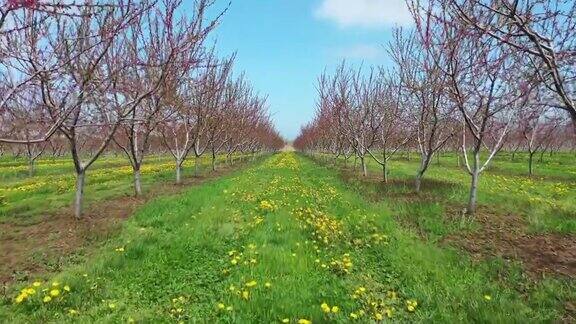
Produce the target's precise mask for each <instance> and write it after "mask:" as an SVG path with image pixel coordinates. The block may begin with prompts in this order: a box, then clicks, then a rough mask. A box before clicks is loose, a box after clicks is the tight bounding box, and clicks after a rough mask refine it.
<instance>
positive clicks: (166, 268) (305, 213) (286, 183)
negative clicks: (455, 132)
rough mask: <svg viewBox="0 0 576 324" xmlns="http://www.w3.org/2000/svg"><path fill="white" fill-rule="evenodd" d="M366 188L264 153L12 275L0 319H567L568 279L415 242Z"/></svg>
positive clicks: (571, 290)
mask: <svg viewBox="0 0 576 324" xmlns="http://www.w3.org/2000/svg"><path fill="white" fill-rule="evenodd" d="M409 165H410V164H409V163H408V164H407V168H408V166H409ZM446 168H447V170H451V169H453V168H450V167H446ZM400 170H401V168H400V166H396V167H395V168H394V169H393V172H400ZM406 170H407V169H406ZM434 172H440V173H441V172H446V171H441V170H438V171H434ZM394 174H397V173H394ZM398 174H399V173H398ZM432 174H433V172H432V171H431V174H430V176H432ZM542 181H544V182H546V181H550V182H553V181H552V180H542ZM483 188H485V187H483ZM452 191H453V192H457V191H455V190H452ZM518 195H519V194H518ZM365 196H366V195H365V193H363V192H361V191H359V190H353V189H350V184H349V183H347V182H344V181H343V180H342V179H341V178H340V176H339V174H338V172H336V171H334V170H332V169H330V168H325V167H322V166H319V165H318V164H315V163H313V162H312V161H310V160H309V159H306V158H304V157H300V156H297V155H296V154H294V153H280V154H277V155H274V156H273V157H271V158H268V159H267V160H266V161H265V162H263V163H261V164H259V165H257V166H254V167H251V168H250V169H248V170H247V171H244V172H238V173H236V174H233V175H231V176H226V177H224V178H221V179H218V180H214V181H211V182H209V183H207V184H204V185H203V186H201V187H196V188H192V189H190V190H187V191H185V192H184V193H182V194H179V195H175V196H170V197H163V198H159V199H156V200H154V201H153V202H151V203H149V204H147V205H146V206H145V207H143V208H141V209H140V210H139V211H138V212H137V213H136V214H135V215H134V216H133V217H132V218H130V219H129V220H127V221H126V222H125V223H124V226H123V229H122V231H121V233H120V234H119V235H118V236H117V237H115V238H113V239H111V240H110V241H109V242H107V243H106V244H105V245H104V246H103V247H102V248H101V249H100V250H99V251H98V252H97V253H95V254H94V256H93V257H92V258H90V260H87V261H83V262H79V263H78V264H77V265H74V266H70V267H68V268H67V269H66V270H65V271H63V272H62V273H60V274H58V275H56V276H50V277H38V278H33V279H31V280H29V281H28V282H26V283H22V284H20V285H16V286H13V287H12V288H11V289H10V290H9V291H8V293H7V296H6V297H5V298H4V300H3V302H2V305H0V322H13V323H14V322H16V323H17V322H59V323H60V322H100V323H101V322H109V323H119V322H137V323H142V322H150V323H152V322H154V323H155V322H166V323H169V322H203V323H204V322H205V323H214V322H235V323H245V322H258V323H270V322H280V323H310V322H314V323H322V322H336V323H337V322H348V321H350V320H358V321H359V322H371V321H380V320H388V319H392V320H394V321H400V322H402V321H410V322H430V321H434V322H471V321H474V322H493V323H502V322H506V323H511V322H513V323H526V322H552V321H560V320H563V319H564V320H566V319H567V317H566V316H567V315H566V310H565V306H566V303H568V302H573V301H574V300H576V296H575V292H576V285H575V283H574V281H573V280H572V279H567V278H565V279H562V278H552V277H546V278H544V279H541V280H538V281H536V282H533V281H529V280H528V279H527V278H525V277H523V276H520V275H517V274H518V273H515V272H507V275H506V276H503V272H502V271H500V270H502V268H504V267H507V266H506V265H503V264H499V263H494V262H475V261H473V260H471V258H470V257H468V255H467V254H466V253H462V252H461V251H460V250H458V249H453V248H449V247H443V246H439V245H437V244H435V243H434V242H431V241H428V240H422V239H421V238H420V237H419V236H418V235H416V234H415V233H414V232H413V231H412V230H410V229H407V228H405V227H404V226H400V225H399V223H398V222H397V220H396V218H395V217H394V215H393V213H395V210H394V208H396V207H397V206H393V205H390V203H387V202H386V201H371V200H367V199H365ZM459 198H460V197H458V195H457V194H454V197H453V198H450V199H459ZM487 199H488V198H486V197H485V196H483V197H482V202H483V203H487ZM547 224H548V223H547ZM544 228H545V229H548V228H554V227H553V226H548V227H544ZM518 271H520V270H518ZM519 287H522V289H519ZM568 320H570V319H569V318H568Z"/></svg>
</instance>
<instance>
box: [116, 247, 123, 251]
mask: <svg viewBox="0 0 576 324" xmlns="http://www.w3.org/2000/svg"><path fill="white" fill-rule="evenodd" d="M116 252H124V247H119V248H116Z"/></svg>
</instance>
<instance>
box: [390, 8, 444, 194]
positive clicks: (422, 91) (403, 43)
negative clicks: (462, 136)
mask: <svg viewBox="0 0 576 324" xmlns="http://www.w3.org/2000/svg"><path fill="white" fill-rule="evenodd" d="M410 9H411V11H412V15H413V17H414V19H415V21H416V32H411V33H408V34H407V35H404V34H403V31H402V30H396V32H395V37H394V40H393V42H392V43H391V44H390V45H389V52H390V55H391V56H392V58H393V60H394V62H395V63H396V73H397V78H398V79H400V80H402V84H403V85H404V87H405V88H406V93H405V97H404V98H405V102H407V104H408V105H412V106H413V108H412V109H413V110H412V111H411V112H410V115H411V117H412V120H413V123H414V125H415V126H414V128H415V131H416V141H417V144H418V149H419V151H420V166H419V168H418V171H417V173H416V182H415V191H416V192H420V188H421V184H422V178H423V176H424V174H425V173H426V171H427V170H428V168H429V167H430V163H431V162H432V158H433V157H434V154H436V153H437V152H438V151H439V150H440V149H442V147H443V146H444V145H445V144H446V143H447V142H448V140H449V139H450V138H451V137H452V136H453V135H454V130H453V129H451V127H450V126H451V125H452V123H451V122H452V121H453V116H452V112H453V111H454V106H453V105H451V104H450V102H449V100H448V94H447V93H446V89H445V86H446V83H447V82H448V77H447V75H446V74H445V73H443V71H442V69H441V65H442V64H443V63H442V60H445V57H444V56H443V54H442V52H441V51H439V50H438V49H437V48H435V47H434V46H433V44H432V42H431V39H430V37H431V35H432V29H433V28H437V27H436V26H434V25H433V23H432V22H431V21H430V19H429V18H428V17H427V15H426V14H425V13H423V12H422V10H421V6H420V4H419V2H411V3H410Z"/></svg>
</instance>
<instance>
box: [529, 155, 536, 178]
mask: <svg viewBox="0 0 576 324" xmlns="http://www.w3.org/2000/svg"><path fill="white" fill-rule="evenodd" d="M534 153H536V152H528V175H530V176H532V174H533V170H532V163H533V161H534Z"/></svg>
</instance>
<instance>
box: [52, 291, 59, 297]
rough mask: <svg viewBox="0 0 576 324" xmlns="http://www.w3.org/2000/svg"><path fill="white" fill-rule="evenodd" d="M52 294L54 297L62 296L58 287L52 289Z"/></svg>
mask: <svg viewBox="0 0 576 324" xmlns="http://www.w3.org/2000/svg"><path fill="white" fill-rule="evenodd" d="M50 296H52V297H58V296H60V290H58V289H52V290H50Z"/></svg>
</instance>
